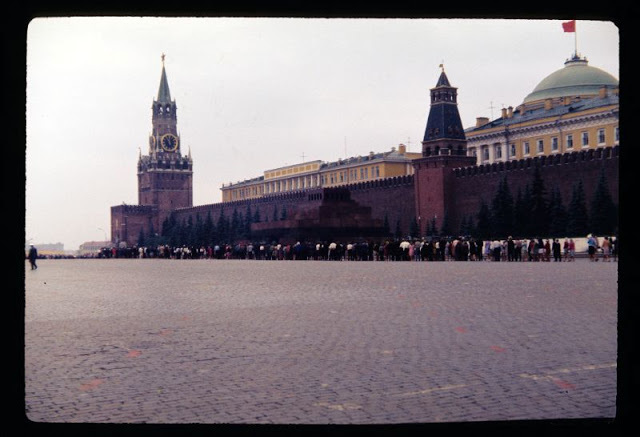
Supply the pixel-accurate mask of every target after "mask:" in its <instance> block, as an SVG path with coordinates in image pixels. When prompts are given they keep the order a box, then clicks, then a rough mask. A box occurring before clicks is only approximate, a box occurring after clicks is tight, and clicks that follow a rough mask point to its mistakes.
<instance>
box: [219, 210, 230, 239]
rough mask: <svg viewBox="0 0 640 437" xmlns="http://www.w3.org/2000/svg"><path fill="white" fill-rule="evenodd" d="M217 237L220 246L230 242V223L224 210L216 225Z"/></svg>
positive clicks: (221, 211)
mask: <svg viewBox="0 0 640 437" xmlns="http://www.w3.org/2000/svg"><path fill="white" fill-rule="evenodd" d="M216 234H217V235H216V236H217V242H218V243H219V244H224V243H228V242H229V222H228V221H227V219H226V217H225V215H224V210H223V209H221V210H220V216H219V217H218V224H217V225H216Z"/></svg>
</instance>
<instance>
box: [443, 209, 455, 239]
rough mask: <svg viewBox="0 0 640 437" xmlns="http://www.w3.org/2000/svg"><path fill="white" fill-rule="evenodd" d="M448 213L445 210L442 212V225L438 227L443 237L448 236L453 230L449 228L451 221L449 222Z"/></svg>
mask: <svg viewBox="0 0 640 437" xmlns="http://www.w3.org/2000/svg"><path fill="white" fill-rule="evenodd" d="M449 222H450V220H449V213H448V212H447V211H445V212H444V217H443V218H442V227H441V228H440V235H441V236H443V237H448V236H450V235H453V231H452V229H451V223H449Z"/></svg>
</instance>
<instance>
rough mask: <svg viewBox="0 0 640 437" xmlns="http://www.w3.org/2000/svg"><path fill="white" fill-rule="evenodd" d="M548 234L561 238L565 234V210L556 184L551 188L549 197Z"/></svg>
mask: <svg viewBox="0 0 640 437" xmlns="http://www.w3.org/2000/svg"><path fill="white" fill-rule="evenodd" d="M549 213H550V220H549V236H550V237H551V238H561V237H564V236H566V234H567V211H566V210H565V208H564V205H563V204H562V196H561V195H560V190H559V189H558V187H557V186H554V187H553V190H551V198H550V199H549Z"/></svg>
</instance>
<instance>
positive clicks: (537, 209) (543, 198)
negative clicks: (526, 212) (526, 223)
mask: <svg viewBox="0 0 640 437" xmlns="http://www.w3.org/2000/svg"><path fill="white" fill-rule="evenodd" d="M530 223H531V226H530V228H531V229H530V230H531V233H532V234H533V235H536V236H542V235H547V234H548V232H549V205H548V202H547V190H546V189H545V187H544V181H543V180H542V176H541V175H540V168H539V167H536V168H535V170H534V174H533V184H532V187H531V222H530Z"/></svg>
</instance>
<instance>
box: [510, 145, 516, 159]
mask: <svg viewBox="0 0 640 437" xmlns="http://www.w3.org/2000/svg"><path fill="white" fill-rule="evenodd" d="M509 156H511V157H514V156H516V145H515V144H511V145H510V146H509Z"/></svg>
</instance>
